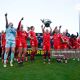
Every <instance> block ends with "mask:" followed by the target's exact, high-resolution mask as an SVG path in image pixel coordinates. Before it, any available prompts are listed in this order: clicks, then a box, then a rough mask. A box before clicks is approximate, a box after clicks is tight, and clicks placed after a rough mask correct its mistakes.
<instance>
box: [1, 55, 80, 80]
mask: <svg viewBox="0 0 80 80" xmlns="http://www.w3.org/2000/svg"><path fill="white" fill-rule="evenodd" d="M0 80H80V62H78V61H73V60H70V61H69V63H67V64H65V63H57V62H56V61H55V60H53V59H52V62H51V64H47V63H46V64H43V61H42V58H41V57H39V56H37V57H36V61H35V62H34V63H31V62H25V63H24V64H23V66H19V65H18V64H17V63H16V62H15V63H14V67H10V66H9V64H8V65H7V68H4V67H3V64H2V63H1V60H0Z"/></svg>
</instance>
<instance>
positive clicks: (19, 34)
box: [17, 30, 28, 41]
mask: <svg viewBox="0 0 80 80" xmlns="http://www.w3.org/2000/svg"><path fill="white" fill-rule="evenodd" d="M27 37H28V34H27V32H26V31H19V30H18V31H17V38H19V40H21V41H25V40H26V39H27Z"/></svg>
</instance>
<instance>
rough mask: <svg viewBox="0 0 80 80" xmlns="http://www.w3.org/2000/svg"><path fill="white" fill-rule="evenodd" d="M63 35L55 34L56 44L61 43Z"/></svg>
mask: <svg viewBox="0 0 80 80" xmlns="http://www.w3.org/2000/svg"><path fill="white" fill-rule="evenodd" d="M61 36H62V34H54V35H53V39H54V45H61Z"/></svg>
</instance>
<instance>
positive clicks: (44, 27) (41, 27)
mask: <svg viewBox="0 0 80 80" xmlns="http://www.w3.org/2000/svg"><path fill="white" fill-rule="evenodd" d="M41 29H42V32H43V33H44V29H45V27H43V25H41Z"/></svg>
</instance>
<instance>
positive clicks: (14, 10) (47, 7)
mask: <svg viewBox="0 0 80 80" xmlns="http://www.w3.org/2000/svg"><path fill="white" fill-rule="evenodd" d="M79 3H80V0H0V32H1V31H2V30H5V16H4V14H5V13H6V12H7V13H8V20H9V22H13V24H14V27H15V28H17V26H18V22H19V20H20V19H21V17H24V20H23V21H22V24H23V25H24V30H27V26H32V25H33V26H35V32H41V25H42V22H41V21H40V19H50V20H51V21H52V23H51V27H52V29H54V27H55V26H59V25H62V29H61V32H63V31H65V29H68V30H69V32H70V33H76V32H79V12H78V10H76V8H75V6H76V5H77V4H79Z"/></svg>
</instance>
